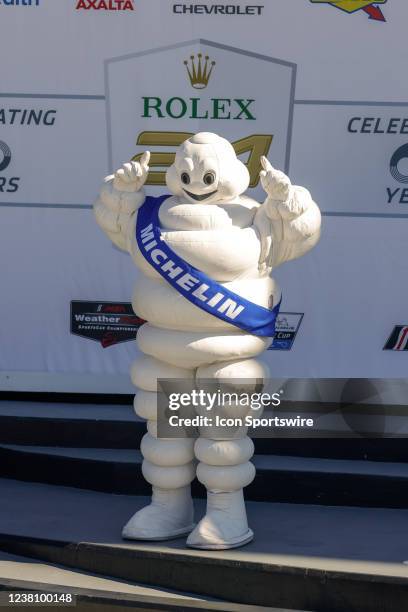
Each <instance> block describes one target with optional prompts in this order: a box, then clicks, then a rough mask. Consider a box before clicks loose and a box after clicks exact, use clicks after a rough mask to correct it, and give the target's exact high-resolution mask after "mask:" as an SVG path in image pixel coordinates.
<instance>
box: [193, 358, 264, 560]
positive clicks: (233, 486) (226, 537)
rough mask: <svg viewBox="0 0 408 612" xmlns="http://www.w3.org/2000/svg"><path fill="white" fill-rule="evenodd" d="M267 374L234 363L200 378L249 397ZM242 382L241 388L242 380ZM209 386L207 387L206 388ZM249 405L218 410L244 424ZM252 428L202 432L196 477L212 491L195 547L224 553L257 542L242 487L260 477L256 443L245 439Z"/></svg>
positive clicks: (250, 363) (254, 364)
mask: <svg viewBox="0 0 408 612" xmlns="http://www.w3.org/2000/svg"><path fill="white" fill-rule="evenodd" d="M266 376H267V372H266V371H265V369H264V366H263V365H262V364H261V363H260V362H258V361H257V360H255V359H247V360H236V361H230V362H229V363H227V364H225V363H224V364H212V365H211V366H207V367H201V368H198V371H197V378H198V379H200V378H201V379H204V380H205V379H210V378H216V379H219V382H220V383H221V385H222V390H223V391H224V392H228V393H232V392H234V391H235V392H236V393H238V394H239V393H240V391H241V392H242V391H243V390H244V389H245V391H246V393H250V392H255V390H256V391H258V392H259V390H260V389H261V388H262V383H263V379H264V377H266ZM239 379H240V380H241V381H242V386H241V387H240V386H239V382H238V380H239ZM204 384H205V383H204ZM249 412H250V407H249V406H247V405H246V406H242V405H240V404H236V405H226V404H224V405H223V406H222V407H219V414H220V415H222V416H225V417H240V419H241V420H242V421H244V419H245V416H246V415H247V414H248V413H249ZM247 429H248V428H247V427H245V426H242V427H237V428H236V429H233V428H230V427H228V428H227V427H226V428H225V429H224V432H223V428H222V427H213V428H202V429H201V430H200V434H201V437H200V438H199V439H198V440H197V441H196V443H195V448H194V450H195V455H196V458H197V459H198V460H199V461H200V463H199V465H198V468H197V478H198V480H199V481H200V482H201V483H202V484H203V485H204V486H205V487H206V489H207V511H206V514H205V516H204V518H203V519H202V520H201V521H200V522H199V524H198V525H197V527H196V528H195V529H194V531H193V532H192V533H191V534H190V536H189V537H188V539H187V545H188V546H191V547H192V548H201V549H208V550H220V549H228V548H236V547H238V546H243V545H244V544H247V543H248V542H250V541H251V540H252V539H253V532H252V530H251V529H250V528H249V527H248V521H247V515H246V510H245V501H244V494H243V488H244V487H246V486H247V485H249V484H250V483H251V482H252V481H253V479H254V477H255V467H254V465H253V464H252V463H251V462H250V459H251V457H252V455H253V453H254V445H253V442H252V440H251V439H250V438H249V437H248V436H247V435H246V433H247Z"/></svg>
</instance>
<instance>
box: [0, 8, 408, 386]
mask: <svg viewBox="0 0 408 612" xmlns="http://www.w3.org/2000/svg"><path fill="white" fill-rule="evenodd" d="M407 18H408V7H407V3H406V1H405V0H388V1H386V0H381V1H380V0H377V1H376V2H372V1H368V0H337V1H336V2H334V1H333V2H328V1H324V0H275V1H274V2H270V1H268V2H264V3H263V4H261V3H260V4H256V3H246V2H244V1H237V0H227V1H225V0H218V1H217V2H211V1H210V0H206V1H204V0H201V2H198V1H196V0H190V1H188V2H173V1H172V0H58V2H56V1H55V0H2V1H1V2H0V49H1V52H2V58H3V62H2V81H1V90H0V215H1V223H0V261H1V263H2V265H1V270H2V272H1V299H0V318H1V327H0V369H1V371H2V375H1V376H0V389H5V388H16V389H24V388H36V389H42V390H49V389H52V390H61V391H67V390H71V391H80V390H87V391H95V392H98V391H104V392H106V391H115V392H117V391H123V392H129V391H131V385H130V383H129V382H127V380H128V379H127V372H128V370H129V367H130V364H131V362H132V360H133V359H134V358H135V356H136V355H137V348H136V345H135V342H134V338H135V335H136V333H137V329H138V327H139V326H140V324H142V321H141V320H140V319H139V318H138V316H137V313H133V312H132V310H131V306H130V298H131V295H132V291H133V286H134V283H135V278H136V275H137V271H136V269H135V267H134V265H133V264H132V262H131V260H130V257H129V256H127V255H126V254H123V253H121V252H120V251H119V250H118V249H116V248H114V247H113V246H112V245H111V244H110V243H109V241H108V239H107V238H106V237H105V236H104V235H103V234H102V232H101V231H100V230H99V228H98V227H97V225H96V223H95V221H94V219H93V215H92V210H91V205H92V202H93V200H94V199H95V197H96V195H97V192H98V190H99V186H100V184H101V181H102V179H103V177H104V176H105V175H107V174H109V173H111V172H112V171H113V170H114V169H116V168H117V167H119V166H121V164H122V163H123V162H124V161H127V160H129V159H133V158H134V159H137V156H138V155H140V154H141V153H142V152H143V151H144V150H146V149H149V150H150V151H151V152H152V158H151V172H150V175H149V178H148V184H147V187H146V189H147V192H148V193H150V194H152V195H159V194H160V193H163V192H165V191H166V187H165V186H164V172H165V170H166V167H167V166H168V165H169V164H171V162H172V159H173V158H174V152H175V149H176V147H177V146H178V145H179V144H180V143H181V142H182V141H183V140H184V139H186V138H187V137H188V136H189V135H190V134H191V133H194V132H197V131H203V130H206V131H207V130H208V131H215V132H217V133H219V134H220V135H222V136H225V137H226V138H228V139H229V140H230V141H231V142H232V143H233V144H234V147H235V149H236V151H237V153H238V154H239V155H240V156H241V158H242V160H243V161H244V162H245V163H246V164H247V165H248V169H249V172H250V175H251V192H252V195H253V196H254V197H257V198H258V199H259V200H262V199H263V198H264V197H265V196H264V194H263V191H262V189H261V188H260V185H259V180H258V173H259V170H260V166H259V158H260V156H261V155H267V156H268V158H269V160H270V161H271V163H272V164H273V165H274V166H276V167H278V168H280V169H283V170H285V171H286V172H288V173H289V174H290V176H291V178H292V180H293V182H295V183H298V184H301V185H304V186H305V187H307V188H309V189H310V191H311V192H312V194H313V196H314V199H315V200H316V201H317V203H318V204H319V206H320V208H321V210H322V212H323V229H322V239H321V242H320V244H319V245H318V247H317V248H315V249H314V250H313V251H312V252H311V253H310V254H308V255H307V256H306V257H304V258H302V259H301V260H299V261H294V262H290V263H288V264H285V265H283V266H282V268H279V269H277V270H276V271H275V276H276V278H277V280H278V282H279V283H280V284H281V286H282V287H283V290H284V298H283V303H282V312H281V314H280V316H279V319H278V325H277V334H276V337H275V339H274V342H273V344H272V347H271V350H269V351H268V353H267V356H266V359H267V360H268V362H269V365H270V367H271V373H272V376H274V377H306V378H307V377H332V378H333V377H345V378H346V377H371V378H376V377H381V378H386V377H388V378H393V377H400V378H401V377H406V373H407V366H408V331H407V330H408V306H407V304H408V285H407V282H406V279H407V278H408V258H407V233H408V232H407V227H408V80H407V79H406V78H405V77H404V75H405V72H406V66H407V61H408V47H407V45H406V22H407ZM33 377H34V378H33ZM34 379H35V380H36V381H37V382H35V383H33V382H32V381H33V380H34ZM85 379H86V381H87V382H86V385H85V386H84V384H83V381H84V380H85ZM27 381H31V382H27ZM81 381H82V382H81Z"/></svg>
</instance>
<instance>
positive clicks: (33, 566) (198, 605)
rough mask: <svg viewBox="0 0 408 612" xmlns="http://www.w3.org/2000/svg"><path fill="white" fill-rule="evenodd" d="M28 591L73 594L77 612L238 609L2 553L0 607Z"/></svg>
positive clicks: (183, 594)
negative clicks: (82, 611) (100, 611)
mask: <svg viewBox="0 0 408 612" xmlns="http://www.w3.org/2000/svg"><path fill="white" fill-rule="evenodd" d="M27 591H29V592H32V593H65V594H66V593H70V594H71V595H73V596H74V597H75V604H76V605H75V610H78V608H81V607H82V606H83V607H86V608H87V609H89V608H90V607H93V606H95V607H97V606H101V607H106V606H112V607H116V608H121V607H122V606H126V608H127V609H134V610H141V609H146V608H148V609H157V610H190V609H191V610H211V609H212V610H234V609H237V606H234V605H233V604H230V605H228V603H227V602H224V603H223V602H220V601H218V602H217V600H215V599H213V598H209V597H205V596H198V595H193V594H189V593H182V592H176V591H171V590H169V589H164V588H153V587H151V586H147V585H141V584H136V583H130V582H125V581H119V580H113V579H111V578H105V577H101V576H98V575H96V574H92V573H89V572H85V571H74V570H72V569H67V568H64V567H62V566H59V565H55V564H52V563H41V562H40V561H36V560H33V559H30V558H28V557H19V556H16V555H10V554H7V553H4V552H0V604H2V605H4V604H5V603H6V602H7V597H8V596H7V593H8V592H11V593H16V592H27ZM226 606H228V607H226ZM10 607H11V606H10ZM256 609H257V610H260V609H259V608H256ZM248 612H249V608H248Z"/></svg>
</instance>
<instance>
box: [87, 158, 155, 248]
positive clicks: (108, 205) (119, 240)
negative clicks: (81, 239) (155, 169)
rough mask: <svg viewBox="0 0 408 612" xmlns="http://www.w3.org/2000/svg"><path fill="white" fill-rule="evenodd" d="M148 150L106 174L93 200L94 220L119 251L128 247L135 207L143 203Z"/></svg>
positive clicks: (147, 169)
mask: <svg viewBox="0 0 408 612" xmlns="http://www.w3.org/2000/svg"><path fill="white" fill-rule="evenodd" d="M149 158H150V153H148V152H146V153H144V154H143V156H142V158H141V160H140V163H139V162H131V163H127V164H124V165H123V166H122V168H121V169H120V170H118V171H117V172H116V173H115V174H112V175H110V176H107V177H106V178H105V180H104V183H103V185H102V188H101V191H100V193H99V197H98V199H97V200H96V202H95V203H94V207H93V208H94V214H95V217H96V221H97V223H98V225H99V226H100V227H101V229H102V230H103V231H104V232H105V234H106V235H107V236H108V238H110V240H111V241H112V242H113V243H114V244H115V245H116V246H117V247H119V248H120V249H122V250H123V251H129V246H130V243H129V239H130V237H131V235H132V230H133V227H134V222H135V218H136V211H137V210H138V208H140V206H141V205H142V204H143V202H144V200H145V194H144V190H143V185H144V183H145V181H146V178H147V174H148V172H149V166H148V163H149Z"/></svg>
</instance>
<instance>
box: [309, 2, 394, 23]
mask: <svg viewBox="0 0 408 612" xmlns="http://www.w3.org/2000/svg"><path fill="white" fill-rule="evenodd" d="M310 2H313V4H330V5H331V6H334V7H336V8H338V9H341V10H342V11H345V12H346V13H355V12H356V11H364V12H365V13H367V15H368V16H369V18H370V19H374V20H375V21H385V17H384V15H383V12H382V10H381V9H380V7H379V6H378V5H379V4H385V3H386V2H387V0H375V1H374V0H310Z"/></svg>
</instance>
